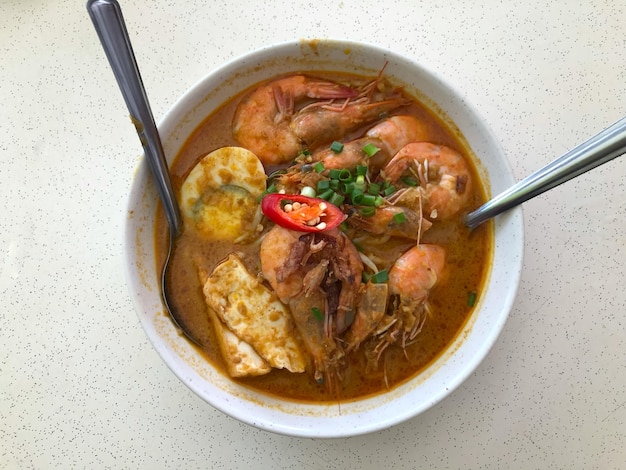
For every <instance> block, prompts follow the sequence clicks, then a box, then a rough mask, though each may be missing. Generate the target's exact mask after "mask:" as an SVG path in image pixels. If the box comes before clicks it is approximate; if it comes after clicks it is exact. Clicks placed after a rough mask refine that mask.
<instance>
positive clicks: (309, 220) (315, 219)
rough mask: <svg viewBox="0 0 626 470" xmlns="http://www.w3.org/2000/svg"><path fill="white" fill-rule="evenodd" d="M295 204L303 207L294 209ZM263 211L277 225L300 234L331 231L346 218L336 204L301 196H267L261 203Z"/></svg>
mask: <svg viewBox="0 0 626 470" xmlns="http://www.w3.org/2000/svg"><path fill="white" fill-rule="evenodd" d="M294 202H297V203H300V204H301V206H300V207H299V208H295V209H294V208H293V203H294ZM289 204H291V208H290V207H289V206H288V205H289ZM302 204H304V206H302ZM285 207H287V210H285ZM261 210H262V211H263V214H265V215H266V216H267V218H268V219H270V220H271V221H272V222H274V223H275V224H278V225H280V226H281V227H285V228H288V229H290V230H297V231H299V232H321V231H324V230H330V229H333V228H335V227H337V226H338V225H339V224H340V223H341V222H343V221H344V219H345V218H346V216H345V214H344V213H343V212H342V211H341V209H339V208H338V207H337V206H335V205H334V204H331V203H330V202H328V201H325V200H324V199H319V198H315V197H308V196H302V195H299V194H276V193H275V194H267V195H266V196H265V197H264V198H263V200H262V201H261Z"/></svg>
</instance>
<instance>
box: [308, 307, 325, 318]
mask: <svg viewBox="0 0 626 470" xmlns="http://www.w3.org/2000/svg"><path fill="white" fill-rule="evenodd" d="M311 313H312V314H313V316H314V317H315V319H316V320H318V321H322V320H323V319H324V314H323V313H322V311H321V310H320V309H319V308H317V307H311Z"/></svg>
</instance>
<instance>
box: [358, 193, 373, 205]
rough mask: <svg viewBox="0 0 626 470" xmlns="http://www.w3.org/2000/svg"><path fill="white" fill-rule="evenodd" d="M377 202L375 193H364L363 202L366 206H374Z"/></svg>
mask: <svg viewBox="0 0 626 470" xmlns="http://www.w3.org/2000/svg"><path fill="white" fill-rule="evenodd" d="M375 203H376V196H374V195H373V194H363V196H362V197H361V204H362V205H364V206H373V205H374V204H375Z"/></svg>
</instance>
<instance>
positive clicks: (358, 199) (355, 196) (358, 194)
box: [350, 188, 364, 206]
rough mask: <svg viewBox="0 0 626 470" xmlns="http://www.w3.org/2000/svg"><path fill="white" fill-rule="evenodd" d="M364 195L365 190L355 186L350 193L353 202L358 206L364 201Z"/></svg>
mask: <svg viewBox="0 0 626 470" xmlns="http://www.w3.org/2000/svg"><path fill="white" fill-rule="evenodd" d="M363 196H364V194H363V191H361V190H360V189H359V188H355V189H354V191H352V192H351V193H350V199H352V204H355V205H357V206H359V205H361V204H362V203H363V202H362V201H363Z"/></svg>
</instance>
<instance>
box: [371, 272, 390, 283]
mask: <svg viewBox="0 0 626 470" xmlns="http://www.w3.org/2000/svg"><path fill="white" fill-rule="evenodd" d="M388 280H389V273H388V272H387V270H386V269H383V270H382V271H378V272H377V273H376V274H374V275H373V276H372V277H371V278H370V281H372V284H382V283H383V282H387V281H388Z"/></svg>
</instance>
